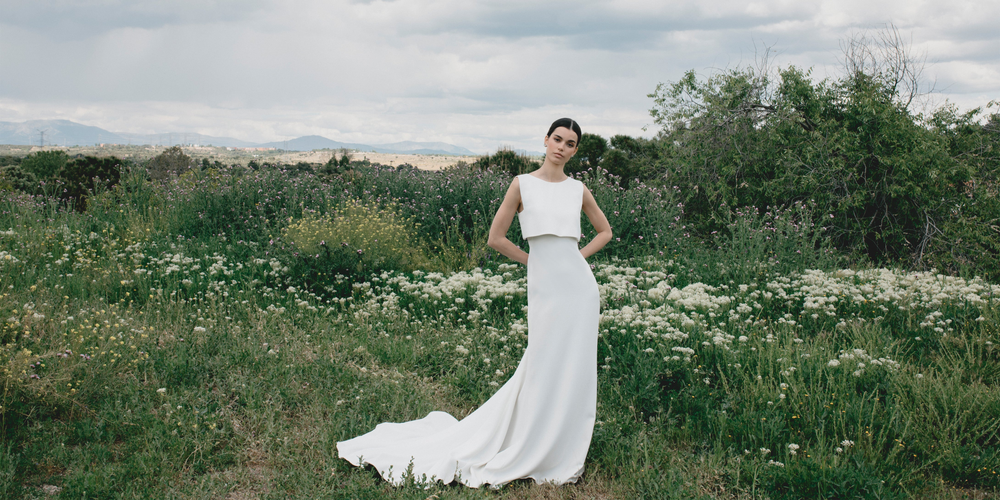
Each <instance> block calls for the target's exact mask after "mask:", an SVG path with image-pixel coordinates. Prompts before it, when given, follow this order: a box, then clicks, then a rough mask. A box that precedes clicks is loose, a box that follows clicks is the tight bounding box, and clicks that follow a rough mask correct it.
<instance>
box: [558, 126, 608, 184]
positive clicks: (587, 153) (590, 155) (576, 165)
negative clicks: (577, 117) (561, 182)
mask: <svg viewBox="0 0 1000 500" xmlns="http://www.w3.org/2000/svg"><path fill="white" fill-rule="evenodd" d="M607 150H608V141H607V140H605V139H604V138H603V137H601V136H599V135H597V134H589V133H587V132H584V133H583V137H581V138H580V143H579V144H577V146H576V154H575V155H573V157H572V158H570V159H569V161H568V162H566V167H565V171H566V173H567V174H576V173H580V172H583V171H585V170H592V169H597V168H599V167H600V166H601V158H602V157H603V156H604V153H605V152H607Z"/></svg>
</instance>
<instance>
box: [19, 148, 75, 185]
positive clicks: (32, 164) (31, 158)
mask: <svg viewBox="0 0 1000 500" xmlns="http://www.w3.org/2000/svg"><path fill="white" fill-rule="evenodd" d="M68 161H69V156H68V155H67V154H66V153H65V152H63V151H39V152H37V153H34V154H31V155H28V156H27V157H25V158H24V160H23V161H22V162H21V168H22V169H23V170H24V171H25V172H28V173H30V174H31V175H33V176H35V178H36V179H38V180H40V181H44V180H47V179H51V178H53V177H55V176H57V175H59V171H60V170H62V168H63V167H65V166H66V162H68Z"/></svg>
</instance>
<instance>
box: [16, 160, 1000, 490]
mask: <svg viewBox="0 0 1000 500" xmlns="http://www.w3.org/2000/svg"><path fill="white" fill-rule="evenodd" d="M359 159H360V158H359ZM582 178H583V179H584V181H585V182H586V183H587V184H588V186H589V187H590V189H591V190H592V191H593V192H594V194H595V197H596V198H597V200H598V202H599V204H600V205H601V206H602V208H603V209H604V211H605V212H606V213H607V214H608V216H609V219H610V221H611V223H612V226H613V228H614V230H615V237H616V238H617V239H616V240H615V241H613V242H612V243H611V244H610V245H609V246H608V247H607V248H606V250H605V251H604V252H602V253H601V254H599V255H598V256H595V257H594V258H593V259H592V264H593V268H594V271H595V275H596V277H597V279H598V283H599V285H600V289H601V297H602V320H601V326H600V340H599V356H598V359H597V360H595V363H597V365H598V371H599V394H598V401H599V405H598V420H599V421H598V423H597V426H596V428H595V432H594V437H593V441H592V444H591V448H590V453H589V455H588V462H587V469H586V473H585V474H584V476H583V478H582V480H581V481H580V483H578V484H575V485H569V486H563V487H558V488H557V487H552V486H548V485H536V484H534V483H531V482H528V481H518V482H515V483H512V484H509V485H505V486H504V487H502V488H500V489H499V490H490V489H482V490H472V489H467V488H464V487H462V486H457V485H443V484H440V483H434V482H431V483H426V484H422V483H419V482H417V481H415V480H414V481H410V482H409V483H408V484H407V485H405V486H403V487H399V488H396V487H391V486H388V485H387V484H386V483H384V482H382V481H381V480H380V479H379V477H378V475H377V473H376V472H374V470H372V469H370V468H368V469H357V468H352V467H350V466H349V465H348V464H347V462H346V461H344V460H341V459H339V458H338V457H337V455H336V449H335V444H336V442H337V441H338V440H342V439H346V438H349V437H353V436H356V435H358V434H361V433H364V432H367V431H368V430H371V429H372V428H373V427H374V426H375V425H376V424H377V423H380V422H383V421H403V420H409V419H414V418H420V417H423V416H424V415H426V414H427V413H428V412H429V411H431V410H444V411H448V412H450V413H452V414H453V415H455V416H457V417H461V416H464V415H466V414H468V413H469V412H470V411H472V410H473V409H474V408H476V407H477V406H478V405H479V404H481V403H482V402H483V401H485V400H486V399H487V398H489V396H490V395H491V394H492V392H493V391H495V390H496V387H498V386H499V385H500V384H502V383H503V382H504V381H505V380H506V378H507V377H508V376H509V375H510V374H511V373H512V371H513V368H514V367H515V366H516V365H517V363H518V361H519V359H520V356H521V353H522V351H523V349H524V347H525V342H526V338H527V335H526V325H525V308H526V294H525V272H524V269H523V267H521V266H519V265H516V264H512V263H509V262H507V261H505V259H504V258H503V257H502V256H498V255H496V254H494V253H492V252H490V251H488V249H487V248H486V246H485V238H486V232H487V230H488V225H489V221H490V218H491V217H492V214H493V213H494V211H495V210H496V207H497V206H498V204H499V199H500V197H501V196H502V194H503V192H504V190H505V189H506V187H507V184H508V183H509V176H507V174H504V173H500V172H493V171H481V170H474V169H472V168H470V167H460V168H451V169H445V170H442V171H434V172H431V171H420V170H416V169H393V168H386V167H379V166H364V165H360V164H358V165H356V166H354V167H353V168H348V169H346V170H343V171H339V172H337V173H335V174H333V175H328V176H323V177H317V176H316V175H314V174H312V173H303V172H296V171H291V170H290V171H285V170H280V169H278V168H276V167H268V168H261V169H259V170H249V169H244V168H242V167H238V166H237V167H225V168H223V169H204V170H193V171H190V172H188V173H185V174H184V175H183V176H181V177H179V178H177V177H174V178H170V179H169V180H167V181H165V182H162V183H160V182H152V181H149V180H147V178H146V175H145V172H144V171H143V170H142V169H141V167H140V166H139V165H133V166H132V167H131V170H129V171H128V172H126V173H125V175H124V176H123V178H122V181H121V182H120V183H119V185H118V186H116V187H115V188H114V189H112V190H109V191H106V192H104V193H101V194H98V195H96V196H93V197H91V198H90V199H89V200H88V201H87V205H86V210H83V211H78V210H72V209H67V208H65V207H64V206H62V205H60V203H59V202H58V200H51V199H46V198H44V197H32V196H28V195H25V194H20V193H17V192H12V191H6V192H0V320H2V326H0V344H2V346H0V380H2V383H3V392H2V395H0V397H2V399H0V419H2V421H0V426H2V428H3V431H4V434H3V441H2V442H0V496H2V497H4V498H40V497H45V496H47V495H58V496H59V497H65V498H232V499H249V498H415V499H417V498H419V499H425V498H678V499H680V498H726V499H751V498H753V499H758V498H759V499H786V498H787V499H791V498H935V499H951V498H956V499H957V498H976V499H979V498H998V497H1000V496H998V495H1000V477H998V472H1000V348H998V345H997V344H998V343H1000V331H998V327H997V304H996V300H997V295H998V294H1000V285H997V284H993V283H989V282H985V281H983V280H981V279H978V278H975V277H971V276H968V277H958V276H950V275H944V274H939V273H937V272H936V271H933V270H928V271H911V270H905V269H895V268H881V267H872V266H865V265H861V264H852V263H851V262H849V261H847V260H845V257H844V256H842V255H841V254H839V253H837V252H835V251H833V250H832V249H831V248H829V246H828V245H827V244H825V243H824V239H823V228H822V227H817V226H813V225H810V224H805V223H803V222H804V221H808V220H812V219H811V213H810V212H809V211H810V210H813V209H812V208H810V207H806V206H803V205H796V206H791V207H786V208H784V209H781V210H774V211H770V212H761V211H756V210H753V209H740V210H734V211H733V213H732V219H731V220H730V221H729V223H728V226H727V230H726V231H725V234H720V235H718V236H717V237H715V238H713V239H708V238H702V237H699V236H698V235H692V234H691V231H690V229H689V228H688V227H687V226H686V225H685V223H684V221H685V219H684V217H685V214H684V207H683V206H682V205H681V204H680V203H678V202H677V198H676V196H677V193H676V192H675V191H674V190H673V189H671V188H669V187H656V186H648V185H645V184H642V183H633V185H631V186H630V187H629V188H628V189H624V188H621V187H619V186H618V185H617V184H616V182H615V179H614V178H611V177H607V176H603V175H602V174H600V173H595V172H592V171H590V172H586V173H584V174H582ZM824 217H825V216H824ZM518 231H519V229H518V228H517V227H516V226H515V227H514V228H512V230H511V238H512V240H513V241H515V242H520V239H519V238H518V237H517V236H516V233H517V232H518ZM585 232H586V233H588V234H592V228H589V227H587V226H585ZM522 243H523V242H522Z"/></svg>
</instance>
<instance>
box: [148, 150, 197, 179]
mask: <svg viewBox="0 0 1000 500" xmlns="http://www.w3.org/2000/svg"><path fill="white" fill-rule="evenodd" d="M193 166H195V163H194V160H192V159H191V157H190V156H188V155H186V154H184V150H183V149H181V148H180V146H171V147H169V148H167V150H166V151H164V152H162V153H160V154H159V155H157V156H156V157H154V158H153V159H152V160H149V164H148V165H147V166H146V169H147V171H148V172H149V176H150V178H152V179H155V180H163V179H166V178H167V177H169V176H171V175H180V174H183V173H184V172H186V171H188V170H190V169H191V168H192V167H193Z"/></svg>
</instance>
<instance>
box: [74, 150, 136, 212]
mask: <svg viewBox="0 0 1000 500" xmlns="http://www.w3.org/2000/svg"><path fill="white" fill-rule="evenodd" d="M122 168H123V166H122V160H120V159H118V158H115V157H113V156H111V157H106V158H96V157H93V156H86V157H84V158H77V159H75V160H73V161H71V162H69V164H67V165H66V167H65V168H64V169H63V171H62V173H61V174H60V177H61V178H62V180H63V182H64V184H63V190H62V193H60V196H59V197H60V198H62V199H64V200H67V201H72V202H73V203H74V206H75V207H76V209H77V210H80V211H81V212H82V211H84V210H85V209H86V201H87V198H89V197H91V196H93V195H95V194H98V193H101V192H104V191H107V190H109V189H111V188H113V187H114V186H115V185H117V184H118V181H119V180H120V179H121V175H122Z"/></svg>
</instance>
